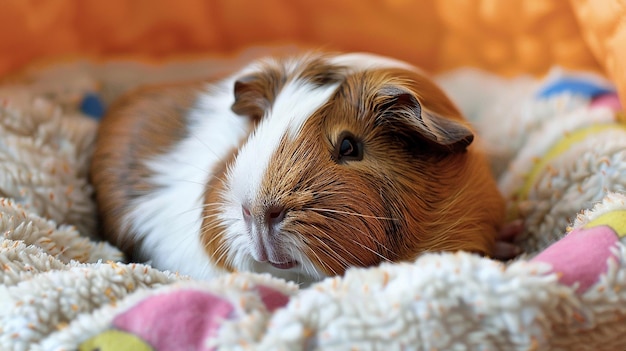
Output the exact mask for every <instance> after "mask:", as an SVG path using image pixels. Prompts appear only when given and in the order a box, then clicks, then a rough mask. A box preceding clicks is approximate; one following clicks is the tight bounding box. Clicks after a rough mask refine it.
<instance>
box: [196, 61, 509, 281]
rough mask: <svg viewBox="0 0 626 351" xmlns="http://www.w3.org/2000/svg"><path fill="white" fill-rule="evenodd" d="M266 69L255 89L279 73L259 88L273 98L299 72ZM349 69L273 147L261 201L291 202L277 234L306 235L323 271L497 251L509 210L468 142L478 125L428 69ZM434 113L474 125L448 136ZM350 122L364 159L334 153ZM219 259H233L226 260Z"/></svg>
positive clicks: (333, 72)
mask: <svg viewBox="0 0 626 351" xmlns="http://www.w3.org/2000/svg"><path fill="white" fill-rule="evenodd" d="M268 72H270V73H272V74H271V75H270V78H271V79H269V78H268V79H264V78H263V74H259V75H257V76H256V77H255V78H256V80H254V81H253V82H254V84H255V85H254V87H255V89H256V92H257V93H259V92H260V91H262V90H263V88H262V87H263V84H269V83H268V82H271V84H269V85H268V86H266V87H265V89H268V91H270V92H263V93H259V96H262V97H268V96H271V97H274V96H275V95H276V94H277V93H278V92H279V90H280V88H281V87H282V85H284V84H285V82H286V81H288V80H289V79H293V78H294V77H282V78H279V77H277V76H276V72H277V71H276V70H273V69H271V70H268ZM342 73H343V69H342V68H341V67H334V68H333V67H330V66H328V65H323V66H320V65H319V62H317V63H315V62H311V63H310V64H309V65H304V66H303V67H302V70H301V71H300V72H297V74H296V75H298V76H299V77H307V78H306V79H311V77H320V76H321V75H324V76H327V77H333V79H332V80H330V81H329V82H336V81H337V80H338V79H337V78H336V77H338V76H341V74H342ZM314 79H317V78H314ZM343 79H345V81H344V82H343V83H342V85H341V87H340V89H339V90H338V91H337V93H336V95H335V96H334V98H332V100H331V101H330V102H329V103H328V104H327V105H326V106H324V107H323V108H322V109H321V110H320V111H318V112H317V113H316V114H315V115H313V116H311V118H310V119H309V120H307V122H306V123H305V125H304V128H303V130H302V131H301V133H299V137H298V138H297V139H296V140H287V139H285V140H284V141H283V142H282V143H281V147H280V149H279V150H277V152H276V154H275V155H274V157H273V158H272V159H273V160H278V161H275V162H272V163H271V164H270V168H269V169H268V170H267V173H266V177H265V178H264V183H263V187H262V188H263V194H261V195H260V197H261V198H262V199H263V201H262V202H263V203H264V204H265V206H272V205H279V206H284V207H285V208H287V209H288V214H287V216H286V218H285V220H284V224H283V226H282V234H281V235H293V236H296V237H298V238H300V239H301V240H302V241H303V242H305V243H306V245H307V252H306V254H307V256H308V257H309V258H310V259H311V260H312V261H313V262H314V263H315V264H317V265H318V266H319V267H321V268H322V269H323V270H324V271H325V272H326V273H327V274H342V273H343V272H344V271H345V269H346V268H347V267H349V266H370V265H374V264H377V263H379V262H381V261H386V260H389V261H397V260H410V259H413V258H415V257H416V256H417V255H418V254H419V253H422V252H425V251H457V250H467V251H473V252H477V253H481V254H487V255H489V254H490V253H491V251H492V249H493V246H494V242H495V237H496V232H497V230H498V228H499V226H500V224H501V221H502V218H503V215H504V205H503V200H502V198H501V197H500V194H499V192H498V190H497V188H496V185H495V182H494V180H493V178H492V177H491V175H490V173H489V168H488V166H487V162H486V160H485V158H484V156H483V155H482V154H481V153H480V152H479V151H478V150H477V148H476V147H469V148H468V149H467V150H466V147H467V145H468V144H470V143H471V142H472V138H473V135H472V134H471V131H470V130H469V129H468V127H467V125H466V123H465V122H464V119H463V117H462V116H461V114H460V113H459V111H458V110H457V109H456V108H455V106H454V105H453V104H452V102H451V101H450V100H449V99H448V98H447V97H446V96H445V94H444V93H443V92H442V91H441V90H440V89H439V88H438V87H437V86H436V85H434V83H432V82H431V81H430V80H428V79H427V78H426V77H424V76H423V75H420V74H417V73H414V72H409V71H406V70H401V69H384V70H379V71H375V72H370V73H367V74H356V75H351V76H345V75H344V76H343ZM318 81H319V80H318ZM276 82H281V84H277V83H276ZM248 83H249V82H248ZM325 83H326V82H321V83H320V84H325ZM390 87H391V88H397V89H400V90H402V91H406V92H409V93H410V95H412V97H413V98H415V99H416V100H417V101H419V104H420V105H421V108H422V113H423V115H424V121H423V122H424V123H423V125H422V124H420V125H416V124H415V123H414V121H413V120H410V119H409V118H407V117H406V115H407V114H409V115H410V113H411V112H414V111H404V110H406V109H407V108H408V107H410V106H407V105H408V104H410V101H393V100H392V99H393V96H386V95H385V94H383V93H381V92H385V91H387V90H389V88H390ZM392 90H393V89H392ZM246 99H247V100H246V102H247V103H250V104H251V105H254V101H262V105H257V108H258V110H254V111H255V113H256V114H258V113H259V112H258V111H260V110H262V111H264V110H266V109H269V108H271V103H272V99H270V100H263V99H256V100H255V95H254V94H251V95H248V96H246ZM250 104H249V105H248V108H250ZM235 106H237V103H236V104H235ZM381 109H386V110H384V111H383V110H381ZM427 114H431V115H433V116H435V117H438V118H439V117H441V118H443V119H442V120H439V121H438V122H437V123H439V124H442V125H444V126H445V127H446V128H456V129H457V130H460V131H461V133H469V134H467V135H465V134H463V135H461V136H460V137H459V138H458V139H459V140H457V142H455V143H451V144H447V143H446V140H445V139H446V135H435V134H437V129H436V128H430V129H429V126H428V124H429V123H435V122H433V121H432V120H428V119H427V118H426V115H427ZM448 121H456V122H451V123H448ZM431 127H432V126H431ZM344 131H349V132H351V133H352V134H354V135H355V136H357V137H358V138H359V139H360V140H362V141H363V144H364V147H365V157H364V159H363V160H361V161H354V162H346V163H338V162H336V160H335V159H333V154H334V152H335V151H334V150H335V144H336V143H338V142H339V141H338V137H339V135H340V134H341V133H342V132H344ZM429 133H430V134H429ZM425 135H426V136H425ZM233 159H234V157H233ZM210 193H211V194H215V192H213V191H212V192H210ZM214 201H216V197H215V196H213V197H211V200H208V198H207V203H212V202H214ZM210 212H211V210H210V209H207V211H205V218H212V216H211V213H210ZM204 227H205V228H213V230H206V231H204V232H203V240H204V241H205V242H206V243H211V242H213V243H215V242H219V241H220V240H221V239H220V237H221V233H220V232H219V226H217V225H216V224H215V223H211V220H208V219H207V220H205V223H204ZM206 249H207V253H208V254H209V256H211V257H221V258H225V257H227V255H228V247H226V246H224V245H216V244H207V247H206ZM217 263H218V265H220V266H221V267H223V268H227V269H231V268H232V267H230V266H229V264H228V261H227V260H226V259H222V260H219V261H218V262H217Z"/></svg>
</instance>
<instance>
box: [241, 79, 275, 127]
mask: <svg viewBox="0 0 626 351" xmlns="http://www.w3.org/2000/svg"><path fill="white" fill-rule="evenodd" d="M282 84H284V78H283V77H281V76H280V75H279V74H278V73H277V72H271V71H267V72H256V73H251V74H248V75H245V76H243V77H240V78H239V79H237V80H236V81H235V86H234V94H235V102H234V103H233V105H232V107H231V109H232V111H233V112H235V113H236V114H238V115H241V116H249V117H251V118H252V119H253V120H255V121H258V120H260V119H261V118H262V117H263V115H264V114H265V111H267V110H268V109H269V108H270V107H271V106H272V104H273V103H274V99H275V98H276V94H277V93H278V90H279V89H280V86H281V85H282Z"/></svg>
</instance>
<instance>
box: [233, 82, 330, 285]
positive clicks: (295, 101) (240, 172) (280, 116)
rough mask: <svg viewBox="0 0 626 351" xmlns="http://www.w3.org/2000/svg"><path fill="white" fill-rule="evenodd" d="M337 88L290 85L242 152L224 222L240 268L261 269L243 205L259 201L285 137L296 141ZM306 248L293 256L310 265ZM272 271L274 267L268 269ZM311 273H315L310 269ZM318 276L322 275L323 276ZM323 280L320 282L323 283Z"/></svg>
mask: <svg viewBox="0 0 626 351" xmlns="http://www.w3.org/2000/svg"><path fill="white" fill-rule="evenodd" d="M337 87H338V84H334V85H328V86H322V87H319V86H315V85H314V84H311V83H308V82H306V81H304V80H297V79H296V80H294V81H290V82H288V83H287V85H286V86H285V87H283V89H282V90H281V91H280V93H279V94H278V96H277V98H276V100H275V102H274V105H273V106H272V108H271V110H270V111H268V112H267V114H266V116H265V117H264V118H263V120H262V121H261V123H260V124H259V125H258V126H257V128H256V130H255V131H254V133H253V134H252V135H251V136H250V138H249V139H248V141H247V142H246V144H245V145H244V146H243V147H242V148H241V150H240V153H239V155H238V156H237V159H236V160H235V163H234V164H233V167H232V168H231V169H230V171H229V172H228V175H227V179H228V180H229V182H228V184H227V191H226V194H225V200H226V202H227V207H226V208H225V210H224V213H223V214H222V220H223V221H224V222H227V223H230V225H229V226H228V230H227V234H226V238H227V241H228V242H229V243H231V244H230V247H231V248H232V249H233V252H236V257H233V259H234V260H235V266H236V267H238V268H240V267H241V266H243V267H246V268H248V269H253V268H254V267H253V266H258V265H259V264H258V263H256V262H253V261H252V260H251V259H250V254H249V251H250V249H249V246H250V244H249V239H248V238H247V235H248V234H247V231H248V230H247V228H246V226H245V223H244V219H243V215H242V210H241V208H242V205H243V204H246V205H247V206H251V205H252V204H254V203H255V202H256V201H258V199H257V197H258V194H260V193H261V182H262V180H263V177H264V176H265V173H266V169H267V168H268V166H269V164H270V162H271V160H272V156H273V155H274V154H275V153H276V150H277V148H278V147H279V144H280V142H281V140H282V139H283V138H284V137H285V136H287V138H288V139H294V138H295V137H296V136H297V135H298V133H299V131H300V130H301V128H302V125H303V124H304V123H305V122H306V121H307V119H308V118H309V117H310V116H311V115H312V114H313V113H314V112H315V111H317V110H318V109H319V108H320V107H321V106H323V105H324V104H325V103H326V102H327V101H328V100H329V99H330V97H331V96H332V95H333V93H334V92H335V91H336V89H337ZM303 245H304V244H303V243H297V242H293V243H291V244H290V247H291V248H292V252H291V254H293V255H296V256H297V257H294V258H297V259H298V260H299V262H300V263H303V262H310V261H309V260H308V259H305V257H304V255H302V254H301V250H300V248H301V247H302V246H303ZM244 253H245V254H244ZM260 265H265V264H260ZM311 266H312V264H311ZM268 267H271V266H269V265H268ZM266 268H267V267H266ZM303 269H304V268H303ZM309 270H313V269H312V268H310V269H309ZM272 273H273V274H275V275H277V276H281V277H284V278H286V276H285V275H293V274H294V273H295V274H296V275H297V274H299V273H298V272H287V271H284V270H281V271H276V272H272ZM309 273H313V272H309ZM317 274H318V275H319V273H317ZM320 277H321V276H318V277H316V278H317V279H319V278H320Z"/></svg>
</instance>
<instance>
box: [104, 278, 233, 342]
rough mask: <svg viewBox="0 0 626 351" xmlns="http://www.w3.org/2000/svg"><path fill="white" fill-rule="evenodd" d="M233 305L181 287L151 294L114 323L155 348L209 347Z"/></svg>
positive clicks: (209, 295) (229, 314) (118, 327)
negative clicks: (206, 345)
mask: <svg viewBox="0 0 626 351" xmlns="http://www.w3.org/2000/svg"><path fill="white" fill-rule="evenodd" d="M233 310H234V308H233V305H232V304H231V303H230V302H228V301H227V300H225V299H222V298H220V297H219V296H215V295H213V294H210V293H207V292H203V291H197V290H177V291H173V292H169V293H165V294H160V295H156V296H151V297H148V298H146V299H145V300H142V301H141V302H139V303H138V304H137V305H135V306H134V307H132V308H131V309H129V310H128V311H126V312H125V313H123V314H121V315H119V316H117V317H115V319H114V320H113V325H114V326H115V327H116V328H117V329H120V330H123V331H126V332H130V333H133V334H135V335H137V336H138V337H140V338H141V339H143V340H145V341H146V342H148V343H149V344H150V345H152V347H154V349H155V350H158V351H164V350H209V349H208V348H207V347H205V346H204V345H205V343H206V340H207V338H209V337H211V336H214V335H216V334H217V331H218V329H219V327H220V325H221V322H222V321H223V320H226V319H228V318H229V317H231V315H232V313H233Z"/></svg>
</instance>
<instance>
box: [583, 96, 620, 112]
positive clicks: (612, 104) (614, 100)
mask: <svg viewBox="0 0 626 351" xmlns="http://www.w3.org/2000/svg"><path fill="white" fill-rule="evenodd" d="M590 106H591V107H608V108H610V109H611V110H613V111H621V110H622V103H621V102H620V100H619V96H618V95H617V94H613V93H611V94H603V95H599V96H597V97H595V98H594V99H593V100H592V101H591V105H590Z"/></svg>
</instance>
